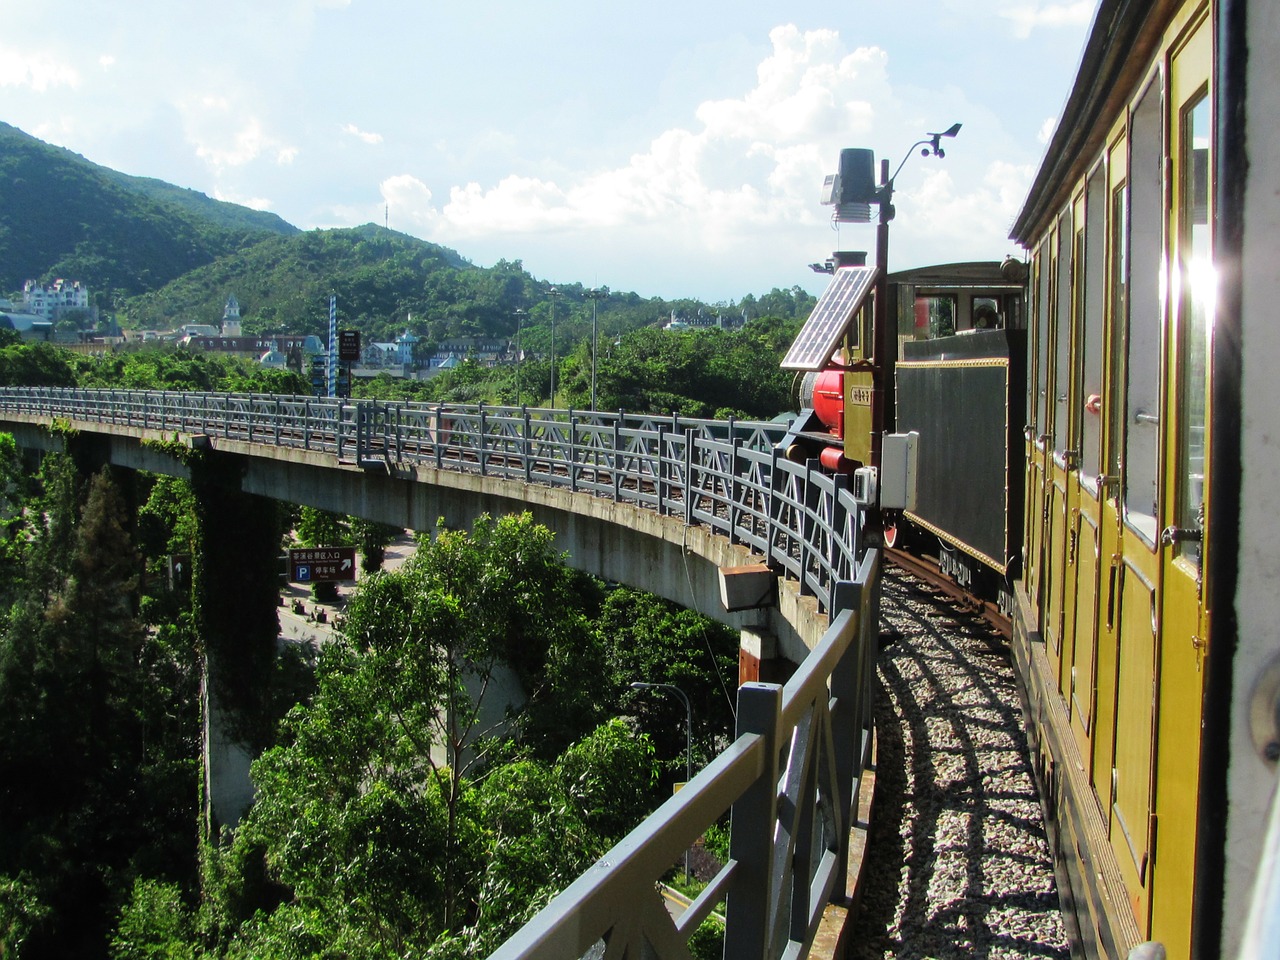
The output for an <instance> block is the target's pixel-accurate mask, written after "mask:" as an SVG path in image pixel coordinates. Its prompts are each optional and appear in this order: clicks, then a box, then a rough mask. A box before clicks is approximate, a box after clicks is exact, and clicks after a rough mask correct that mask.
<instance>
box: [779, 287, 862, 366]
mask: <svg viewBox="0 0 1280 960" xmlns="http://www.w3.org/2000/svg"><path fill="white" fill-rule="evenodd" d="M878 272H879V271H878V269H877V268H876V267H839V268H837V270H836V272H835V275H834V276H833V277H832V278H831V282H830V283H829V284H827V289H826V290H823V291H822V296H821V297H819V298H818V302H817V304H816V305H815V306H814V308H813V313H811V314H809V319H808V320H806V321H805V322H804V327H803V328H802V329H801V330H800V335H799V336H798V337H796V340H795V343H793V344H791V349H790V350H788V351H787V355H786V356H785V357H784V358H783V360H782V369H783V370H821V369H822V368H823V367H825V366H826V365H827V361H828V360H830V359H831V354H832V353H834V352H835V349H836V345H837V344H838V343H839V342H840V337H841V336H843V335H844V332H845V329H846V328H847V327H848V326H849V321H850V320H852V319H853V317H854V315H855V314H856V313H857V312H858V308H859V307H861V306H862V301H863V300H865V299H866V297H867V293H868V291H870V290H871V285H872V284H873V283H874V282H875V279H876V274H877V273H878Z"/></svg>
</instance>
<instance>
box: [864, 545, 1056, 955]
mask: <svg viewBox="0 0 1280 960" xmlns="http://www.w3.org/2000/svg"><path fill="white" fill-rule="evenodd" d="M881 616H882V629H883V630H884V631H885V633H886V638H887V639H889V640H890V641H891V642H889V643H888V645H887V646H885V648H884V649H883V650H882V652H881V654H880V658H879V663H878V668H879V669H878V671H877V672H878V690H877V697H876V721H877V722H876V733H877V741H878V742H877V759H876V799H875V807H874V809H873V814H872V818H871V819H872V824H871V830H870V839H869V849H868V851H867V859H866V861H865V862H864V865H863V872H862V881H861V882H862V900H861V909H860V913H859V915H858V917H857V919H856V921H855V923H854V926H853V937H852V938H851V942H850V947H849V951H848V956H849V957H850V958H856V960H868V958H872V957H876V958H889V957H893V958H915V957H934V958H946V957H986V958H1015V957H1055V958H1063V960H1067V958H1069V957H1070V950H1069V948H1068V943H1067V936H1066V932H1065V929H1064V926H1063V922H1062V916H1061V914H1060V912H1059V909H1058V894H1057V887H1056V884H1055V880H1054V871H1053V862H1052V860H1051V858H1050V855H1049V846H1048V842H1047V840H1046V838H1045V831H1044V822H1043V819H1042V815H1041V807H1040V801H1039V798H1038V795H1037V791H1036V785H1035V781H1034V779H1033V777H1032V772H1031V765H1030V761H1029V759H1028V755H1027V744H1026V739H1025V736H1024V734H1023V731H1022V715H1021V711H1020V708H1019V701H1018V690H1017V686H1016V681H1015V678H1014V671H1013V667H1012V664H1011V662H1010V656H1009V650H1008V645H1007V643H1006V642H1005V640H1004V639H1003V638H1002V637H1000V636H998V635H994V634H992V633H990V632H989V630H988V628H987V627H986V625H985V624H983V623H982V621H980V620H978V619H977V618H976V617H970V616H968V615H967V614H963V613H957V612H956V611H955V610H953V609H952V608H950V607H948V606H946V605H945V604H944V603H943V602H942V601H939V600H935V599H933V598H932V597H931V596H930V595H929V594H928V592H927V588H924V587H923V586H922V585H921V584H920V583H919V581H916V580H914V579H913V578H910V577H908V576H906V575H902V574H900V573H898V572H897V571H895V570H893V569H892V568H886V576H885V580H884V593H883V603H882V609H881Z"/></svg>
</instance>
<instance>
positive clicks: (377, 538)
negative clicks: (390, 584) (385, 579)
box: [347, 517, 404, 573]
mask: <svg viewBox="0 0 1280 960" xmlns="http://www.w3.org/2000/svg"><path fill="white" fill-rule="evenodd" d="M347 529H348V530H350V531H351V538H352V539H353V540H354V541H355V543H356V546H357V547H359V548H360V569H361V570H363V571H364V572H365V573H376V572H377V571H379V570H381V569H382V561H383V558H384V557H385V556H386V555H387V547H389V546H390V545H391V544H392V543H393V542H394V541H395V539H396V538H397V537H399V536H401V535H403V534H404V528H403V527H393V526H391V525H390V524H387V523H379V522H378V521H376V520H366V519H364V518H363V517H348V518H347Z"/></svg>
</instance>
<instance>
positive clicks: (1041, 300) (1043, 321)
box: [1022, 240, 1051, 635]
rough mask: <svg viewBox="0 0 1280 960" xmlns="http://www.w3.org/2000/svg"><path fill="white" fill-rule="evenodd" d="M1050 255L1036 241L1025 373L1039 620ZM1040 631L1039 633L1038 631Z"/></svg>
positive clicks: (1032, 568) (1029, 558)
mask: <svg viewBox="0 0 1280 960" xmlns="http://www.w3.org/2000/svg"><path fill="white" fill-rule="evenodd" d="M1050 263H1051V258H1050V256H1049V242H1048V241H1047V240H1046V241H1045V242H1043V243H1041V244H1040V249H1039V250H1038V251H1037V252H1036V255H1035V261H1034V274H1033V280H1032V283H1033V286H1032V297H1031V299H1032V306H1033V309H1032V313H1031V317H1032V324H1033V327H1032V337H1031V342H1032V344H1033V347H1032V350H1033V353H1032V354H1031V357H1030V364H1029V365H1030V367H1031V370H1030V373H1029V375H1028V377H1027V384H1028V388H1029V396H1028V397H1027V416H1028V421H1029V427H1028V430H1027V461H1026V462H1027V468H1026V486H1025V490H1026V501H1025V504H1026V505H1025V508H1024V511H1023V512H1024V514H1025V516H1026V527H1025V529H1024V530H1023V537H1022V542H1023V544H1024V548H1023V549H1024V551H1025V555H1026V586H1027V596H1028V597H1029V598H1030V600H1031V603H1032V604H1033V606H1034V608H1035V610H1036V615H1037V618H1038V619H1040V620H1043V610H1044V603H1043V598H1042V596H1041V584H1042V583H1043V580H1044V577H1043V574H1044V564H1045V557H1044V518H1045V516H1046V515H1047V514H1046V505H1045V503H1046V502H1045V497H1046V491H1045V469H1044V463H1045V458H1046V456H1047V454H1046V452H1045V451H1046V449H1047V446H1048V442H1049V434H1048V432H1047V426H1046V425H1047V423H1048V406H1049V399H1048V398H1049V388H1048V369H1049V362H1048V357H1049V342H1050V340H1049V276H1050V274H1051V269H1050ZM1042 635H1043V634H1042Z"/></svg>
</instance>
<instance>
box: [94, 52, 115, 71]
mask: <svg viewBox="0 0 1280 960" xmlns="http://www.w3.org/2000/svg"><path fill="white" fill-rule="evenodd" d="M115 65H116V58H115V57H114V56H113V55H111V54H109V53H104V54H103V55H102V56H100V57H99V58H98V66H100V67H102V69H104V70H110V69H111V68H112V67H114V66H115Z"/></svg>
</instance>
